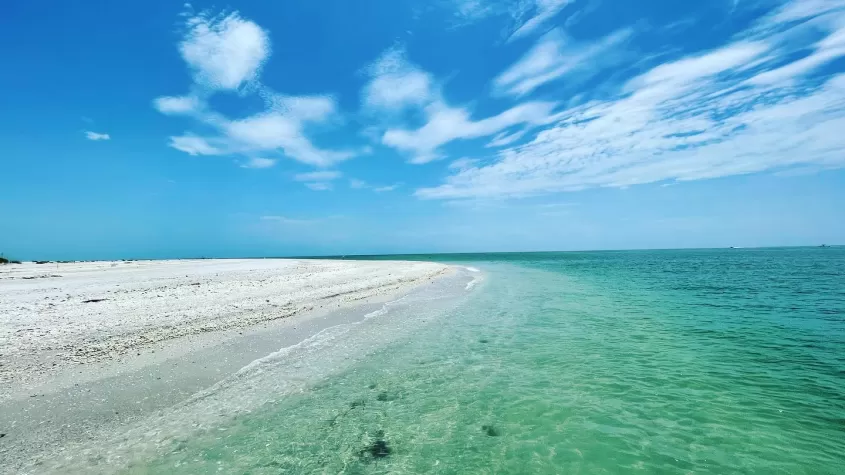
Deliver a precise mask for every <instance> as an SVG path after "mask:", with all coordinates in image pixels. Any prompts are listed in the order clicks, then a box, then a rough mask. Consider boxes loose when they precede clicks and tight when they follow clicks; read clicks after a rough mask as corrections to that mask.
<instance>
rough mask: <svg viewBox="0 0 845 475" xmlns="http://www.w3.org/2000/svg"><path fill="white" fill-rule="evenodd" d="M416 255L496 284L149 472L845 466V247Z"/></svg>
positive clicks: (389, 332)
mask: <svg viewBox="0 0 845 475" xmlns="http://www.w3.org/2000/svg"><path fill="white" fill-rule="evenodd" d="M388 257H389V258H391V259H395V258H396V256H388ZM388 257H385V258H388ZM401 257H402V258H406V259H418V260H432V261H439V262H449V263H454V264H458V265H462V266H467V267H470V268H473V269H478V270H480V272H477V273H472V274H474V275H478V276H480V279H479V280H478V281H474V282H473V283H471V284H467V287H469V290H468V291H464V293H463V294H462V296H460V297H455V298H452V299H451V300H450V299H447V300H443V299H441V300H436V299H435V300H432V301H431V302H430V303H426V301H425V300H424V299H423V300H418V301H408V302H400V303H397V304H395V305H393V306H385V307H384V308H382V309H381V310H379V311H378V312H375V313H374V314H373V315H372V318H369V319H368V320H367V325H366V326H365V325H361V326H360V327H359V328H350V329H346V330H344V332H343V333H344V335H343V336H337V338H335V337H334V336H333V337H332V338H333V339H332V340H331V341H328V340H326V341H323V343H322V348H323V349H322V350H320V351H325V353H324V354H325V355H326V356H325V357H319V356H320V355H319V354H311V355H310V356H309V357H308V358H307V359H301V360H297V359H294V360H285V359H284V358H281V359H279V360H278V362H277V363H278V364H279V366H278V367H279V368H280V371H279V372H274V371H272V370H267V371H265V372H264V376H263V379H264V381H265V382H266V381H268V380H275V381H276V382H279V381H281V380H282V379H285V378H288V379H290V378H292V376H291V375H292V374H293V373H291V371H293V370H294V369H297V368H298V370H300V371H299V372H298V373H296V374H300V375H302V374H305V373H306V372H307V373H308V374H312V375H314V374H316V375H319V377H318V378H316V379H313V380H308V381H299V380H297V381H299V382H298V383H297V385H296V390H295V391H287V392H278V393H277V394H278V396H277V397H273V398H272V399H271V400H268V401H266V402H265V403H263V404H261V405H260V406H259V407H258V408H257V409H255V410H251V411H249V412H246V413H243V414H240V415H238V416H237V417H235V418H233V419H232V420H229V421H227V422H226V423H225V424H224V425H223V426H222V427H214V428H212V429H208V430H206V431H204V432H202V433H200V434H198V435H195V436H192V437H190V438H186V439H184V440H181V441H179V442H178V444H174V446H173V447H168V448H167V449H166V450H165V451H164V452H163V453H161V454H159V455H158V456H156V457H155V458H153V459H152V460H145V461H143V462H140V463H136V464H135V465H134V466H133V467H132V468H131V469H130V473H173V474H180V473H249V474H278V473H296V474H300V473H303V474H304V473H332V474H334V473H346V474H376V473H426V474H484V473H490V474H493V473H502V474H504V473H513V474H529V473H530V474H619V473H637V474H679V475H680V474H791V475H794V474H841V473H845V248H841V247H840V248H836V247H834V248H784V249H722V250H678V251H674V250H672V251H626V252H572V253H525V254H517V253H515V254H466V255H416V256H401ZM338 348H341V350H338ZM314 351H317V350H314ZM332 354H334V355H335V356H329V355H332ZM306 360H307V361H310V362H309V363H304V362H305V361H306ZM303 365H304V366H303ZM317 366H319V368H317V369H315V367H317ZM281 368H284V371H281ZM244 384H249V385H250V386H251V387H254V384H253V383H244Z"/></svg>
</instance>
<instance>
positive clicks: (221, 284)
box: [0, 259, 448, 402]
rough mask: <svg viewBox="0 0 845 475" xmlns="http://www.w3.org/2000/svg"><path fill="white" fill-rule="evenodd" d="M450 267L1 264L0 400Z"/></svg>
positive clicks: (393, 289) (376, 293)
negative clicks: (45, 266)
mask: <svg viewBox="0 0 845 475" xmlns="http://www.w3.org/2000/svg"><path fill="white" fill-rule="evenodd" d="M446 269H448V267H447V266H443V265H440V264H432V263H405V262H400V261H391V262H384V263H381V262H380V263H366V262H362V263H359V262H357V261H308V260H270V259H261V260H219V261H218V260H199V261H146V262H139V261H131V262H125V261H115V262H91V263H71V264H62V265H61V266H59V268H58V269H57V270H56V269H53V270H51V272H49V273H47V274H45V273H44V272H43V266H41V265H35V264H33V265H29V266H27V265H23V266H17V267H16V268H15V269H13V270H12V271H11V272H9V271H6V270H4V272H2V273H0V290H2V293H0V342H2V341H4V340H5V342H6V343H0V388H2V389H0V402H2V401H5V400H8V399H17V398H22V397H29V396H32V395H33V394H41V393H44V392H50V391H54V390H59V389H62V388H63V387H66V386H67V385H69V384H76V383H78V382H80V381H88V380H90V379H92V378H93V379H98V378H100V377H102V376H101V372H102V371H106V373H107V374H106V375H105V376H108V373H109V371H110V369H109V367H110V366H113V364H117V365H118V366H125V367H130V368H137V367H143V366H147V365H149V364H151V363H155V362H160V361H163V360H166V359H169V358H172V357H176V356H179V355H181V354H185V353H190V352H193V351H196V350H199V349H202V348H206V347H209V346H213V345H216V344H219V343H221V342H223V341H226V340H228V339H230V338H233V337H237V336H239V335H241V334H243V333H245V332H249V331H252V330H253V329H255V328H257V327H259V326H261V325H267V324H269V323H270V322H274V321H281V320H286V319H290V318H292V317H296V316H300V315H304V314H308V313H314V312H320V311H329V310H332V309H337V308H341V307H343V306H346V305H350V304H355V303H357V302H361V301H364V302H366V301H367V300H368V299H372V298H379V297H389V296H390V295H392V294H394V293H397V292H402V291H407V290H409V289H411V288H413V287H414V286H416V285H419V284H420V283H423V282H426V281H430V280H431V279H433V278H436V277H437V276H439V275H440V274H441V273H442V272H445V270H446ZM183 276H184V277H183ZM90 368H93V369H94V370H96V371H89V369H90Z"/></svg>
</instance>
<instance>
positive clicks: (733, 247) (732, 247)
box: [728, 246, 742, 249]
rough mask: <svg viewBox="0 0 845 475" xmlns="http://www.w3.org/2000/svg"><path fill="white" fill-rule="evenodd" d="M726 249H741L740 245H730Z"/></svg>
mask: <svg viewBox="0 0 845 475" xmlns="http://www.w3.org/2000/svg"><path fill="white" fill-rule="evenodd" d="M728 249H742V248H741V247H736V246H731V247H729V248H728Z"/></svg>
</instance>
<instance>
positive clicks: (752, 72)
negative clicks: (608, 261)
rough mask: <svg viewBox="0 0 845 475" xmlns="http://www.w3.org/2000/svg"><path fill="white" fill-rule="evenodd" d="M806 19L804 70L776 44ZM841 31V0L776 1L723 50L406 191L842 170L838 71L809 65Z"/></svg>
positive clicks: (625, 88)
mask: <svg viewBox="0 0 845 475" xmlns="http://www.w3.org/2000/svg"><path fill="white" fill-rule="evenodd" d="M834 4H835V6H836V7H837V8H832V6H833V5H834ZM808 19H813V21H814V23H813V26H814V28H817V29H818V28H821V30H819V33H821V37H822V38H821V39H817V38H818V35H816V36H808V35H799V36H798V37H800V38H805V41H806V39H809V40H810V41H812V43H809V44H807V45H806V47H807V49H809V50H810V51H811V53H810V56H807V57H814V55H818V54H820V52H823V53H821V54H822V56H821V57H820V58H819V57H815V59H813V60H812V61H811V65H812V67H809V66H808V65H807V63H806V62H804V63H802V59H801V58H800V56H798V57H796V55H794V54H789V52H788V51H784V50H782V49H781V48H780V47H779V44H780V43H779V40H778V35H782V34H785V33H788V32H789V31H790V30H791V29H792V28H799V27H802V25H801V23H802V22H803V21H806V20H808ZM843 35H845V1H842V0H835V1H827V2H820V3H814V2H803V1H793V2H790V3H787V4H785V6H784V7H783V8H782V9H780V10H778V11H777V12H775V13H774V14H772V15H771V16H769V17H767V18H764V19H763V20H761V21H760V22H758V24H756V25H753V26H752V27H751V28H750V29H749V30H748V31H747V32H745V33H743V34H740V35H738V36H737V37H736V39H734V40H733V41H732V42H730V43H729V44H727V45H725V46H724V47H722V48H719V49H715V50H712V51H707V52H703V53H697V54H692V55H688V56H686V57H681V58H678V59H675V60H672V61H670V62H666V63H663V64H659V65H657V66H655V67H652V68H651V69H650V70H648V71H646V72H645V73H643V74H640V75H639V76H637V77H635V78H633V79H631V80H629V81H627V82H626V83H625V84H624V85H622V86H621V87H620V88H619V90H618V92H617V93H616V94H615V95H614V96H611V97H609V98H607V99H604V100H601V101H592V102H588V103H585V104H580V105H576V106H573V107H570V108H569V109H567V110H565V111H563V112H562V113H561V114H560V116H559V120H556V121H555V122H554V123H553V124H550V126H547V127H546V128H545V130H542V131H540V132H539V133H538V134H537V136H536V138H535V139H534V140H532V141H531V142H529V143H527V144H522V145H519V146H512V147H510V148H505V149H502V150H501V151H500V152H499V153H498V154H497V155H496V157H495V159H494V160H489V161H487V162H485V163H486V164H485V165H483V166H474V167H470V168H463V169H459V170H457V171H456V172H455V173H454V174H452V175H451V176H449V177H447V178H446V180H445V182H444V183H443V184H441V185H439V186H435V187H430V188H424V189H420V190H417V192H416V194H417V195H418V196H420V197H422V198H438V199H480V198H501V197H508V196H526V195H533V194H539V193H549V192H559V191H572V190H579V189H584V188H589V187H599V186H602V187H607V186H609V187H626V186H632V185H636V184H642V183H653V182H660V181H664V180H679V181H683V180H698V179H706V178H714V177H721V176H729V175H737V174H745V173H754V172H761V171H765V170H782V169H786V168H790V167H806V166H815V167H823V168H831V167H842V166H845V155H843V154H842V153H841V151H842V150H845V135H843V134H842V133H840V132H837V131H839V130H845V74H837V73H833V72H831V71H829V70H822V69H821V68H819V67H818V66H820V65H823V64H826V63H827V62H830V61H832V60H833V59H835V58H841V57H843V56H845V51H842V50H840V49H838V48H839V46H838V45H839V44H840V41H841V38H843ZM793 51H794V48H793ZM804 61H806V60H804ZM796 62H797V64H798V65H797V66H794V65H795V64H796ZM790 65H793V66H791V68H790ZM782 68H790V69H787V70H786V71H785V72H784V70H783V69H782ZM825 71H826V72H825ZM773 72H776V73H774V74H773Z"/></svg>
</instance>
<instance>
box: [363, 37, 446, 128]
mask: <svg viewBox="0 0 845 475" xmlns="http://www.w3.org/2000/svg"><path fill="white" fill-rule="evenodd" d="M367 73H368V74H369V76H370V81H369V83H367V85H366V86H365V87H364V90H363V92H362V98H361V101H362V103H363V105H364V107H365V108H367V109H372V110H375V111H380V112H385V111H387V112H391V111H393V112H395V111H401V110H402V109H404V108H406V107H414V106H416V107H420V106H424V105H426V104H429V103H431V102H432V101H434V100H435V99H436V97H437V93H436V91H435V88H434V86H433V80H432V77H431V75H430V74H428V73H427V72H425V71H422V70H421V69H420V68H419V67H417V66H416V65H414V64H412V63H410V62H409V61H408V59H407V53H406V51H405V49H404V48H402V47H401V46H394V47H392V48H390V49H388V50H387V51H385V52H384V53H382V55H381V56H380V57H379V58H378V59H377V60H376V61H374V62H373V64H371V65H370V66H369V67H368V68H367Z"/></svg>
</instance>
